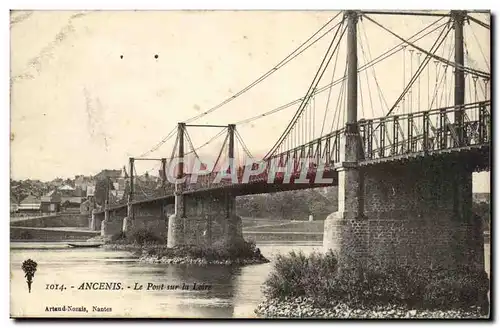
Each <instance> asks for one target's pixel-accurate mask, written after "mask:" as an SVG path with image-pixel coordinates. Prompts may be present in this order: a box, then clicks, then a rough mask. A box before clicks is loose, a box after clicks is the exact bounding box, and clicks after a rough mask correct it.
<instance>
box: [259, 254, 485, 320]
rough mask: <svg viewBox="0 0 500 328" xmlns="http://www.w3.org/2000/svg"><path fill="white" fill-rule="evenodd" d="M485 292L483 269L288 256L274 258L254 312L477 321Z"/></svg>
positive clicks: (334, 257)
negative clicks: (467, 318) (418, 315)
mask: <svg viewBox="0 0 500 328" xmlns="http://www.w3.org/2000/svg"><path fill="white" fill-rule="evenodd" d="M488 291H489V280H488V277H487V275H486V273H485V272H484V270H474V269H471V268H467V267H460V268H455V269H447V268H432V269H431V268H422V267H416V266H407V265H396V264H394V265H383V266H382V265H380V264H375V263H370V262H363V263H360V262H358V263H355V262H350V263H339V261H338V260H337V258H336V256H335V255H334V254H333V253H332V252H329V253H326V254H318V253H313V254H311V255H310V256H305V255H304V254H302V253H295V252H291V253H289V254H288V255H286V256H278V257H277V258H276V260H275V262H274V266H273V269H272V271H271V274H270V276H269V278H268V279H267V280H266V282H265V291H264V293H265V296H266V300H265V301H264V302H263V304H261V305H260V306H259V307H258V309H257V313H258V314H259V315H262V316H286V313H289V314H290V315H289V316H294V314H296V313H299V312H300V311H301V310H300V309H303V308H304V307H305V308H308V309H310V311H309V312H308V313H309V314H311V316H315V315H318V314H319V313H323V312H324V316H327V317H341V318H344V317H346V313H350V314H352V315H351V317H363V316H364V315H365V314H366V313H371V312H377V313H378V312H382V313H383V312H384V311H385V312H387V311H392V312H391V313H388V314H389V316H382V317H391V316H390V315H394V316H392V317H400V316H403V317H408V313H410V316H414V314H415V315H416V313H427V315H428V316H425V315H424V316H422V317H435V316H437V317H450V316H451V317H453V316H456V317H479V316H480V315H481V314H483V315H484V314H485V313H486V314H487V313H488V307H489V304H488V300H487V293H488ZM297 300H298V301H297ZM296 303H297V304H298V305H294V304H296ZM339 309H344V310H342V311H340V310H339ZM321 311H323V312H321ZM346 311H347V312H346ZM354 311H356V312H354ZM355 313H356V314H357V315H358V316H355V315H354V314H355ZM440 313H441V314H440ZM386 314H387V313H386ZM396 314H397V316H396ZM305 316H309V315H305ZM347 317H350V316H349V315H347Z"/></svg>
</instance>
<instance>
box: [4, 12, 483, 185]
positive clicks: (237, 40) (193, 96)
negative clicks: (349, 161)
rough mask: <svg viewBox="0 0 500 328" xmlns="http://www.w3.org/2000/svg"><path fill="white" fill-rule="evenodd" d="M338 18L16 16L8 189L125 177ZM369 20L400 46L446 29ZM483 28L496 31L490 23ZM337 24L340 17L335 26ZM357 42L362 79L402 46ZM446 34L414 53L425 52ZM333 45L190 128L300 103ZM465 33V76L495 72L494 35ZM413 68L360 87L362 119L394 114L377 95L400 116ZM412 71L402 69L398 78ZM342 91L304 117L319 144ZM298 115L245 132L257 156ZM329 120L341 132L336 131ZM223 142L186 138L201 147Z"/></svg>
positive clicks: (395, 19)
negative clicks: (103, 174)
mask: <svg viewBox="0 0 500 328" xmlns="http://www.w3.org/2000/svg"><path fill="white" fill-rule="evenodd" d="M336 14H337V12H333V11H303V12H301V11H286V12H285V11H283V12H280V11H268V12H259V11H236V12H235V11H219V12H218V11H191V12H187V11H93V12H77V11H73V12H70V11H34V12H23V11H13V12H12V13H11V27H10V32H11V177H12V178H14V179H25V178H32V179H41V180H51V179H53V178H55V177H73V176H74V175H76V174H86V175H89V174H96V173H98V172H99V171H100V170H102V169H104V168H108V169H112V168H122V167H123V166H124V165H127V162H128V158H129V157H132V156H134V157H135V156H139V155H141V154H143V153H145V152H146V151H148V150H149V149H151V148H152V147H153V146H154V145H156V144H157V143H158V142H159V141H160V140H162V139H163V138H164V137H165V136H166V135H168V133H169V132H170V131H171V130H172V129H173V128H174V127H175V126H176V124H177V122H181V121H184V120H186V119H189V118H191V117H193V116H195V115H198V114H200V113H203V112H205V111H206V110H208V109H209V108H211V107H213V106H215V105H217V104H219V103H220V102H221V101H223V100H225V99H227V98H229V97H232V96H233V95H235V94H236V93H237V92H238V91H239V90H241V89H242V88H244V87H245V86H247V85H248V84H249V83H251V82H252V81H254V80H255V79H256V78H258V77H259V76H260V75H262V74H263V73H265V72H267V71H268V70H269V69H271V68H273V67H274V66H275V65H276V64H277V63H279V62H280V61H281V60H282V59H283V58H285V57H286V56H287V55H288V54H289V53H290V52H291V51H293V50H294V49H295V48H296V47H298V46H299V45H300V44H301V43H302V42H304V41H305V40H307V39H308V38H309V37H310V36H311V35H312V34H313V33H314V32H316V31H317V30H318V29H319V28H320V27H322V26H323V25H324V24H325V23H326V22H328V21H329V20H330V19H331V18H333V17H334V16H335V15H336ZM370 17H372V18H374V19H376V20H377V21H379V22H380V23H382V24H383V25H384V26H387V27H388V28H389V29H391V30H393V31H394V32H396V33H398V34H400V35H401V36H403V37H408V36H410V35H412V34H414V33H416V32H417V31H418V30H419V29H421V28H422V27H423V26H426V25H428V24H430V23H431V22H433V21H435V20H436V19H437V18H436V17H410V16H378V15H377V16H375V15H373V16H370ZM474 17H477V18H478V19H480V20H482V21H484V22H487V23H489V18H488V17H487V15H485V14H476V15H475V16H474ZM339 21H340V16H339V17H338V18H337V19H335V20H334V21H333V22H332V23H331V24H330V25H329V27H333V25H334V24H335V23H337V22H339ZM358 31H359V38H360V39H359V41H358V62H359V63H358V64H359V66H360V65H361V64H362V63H364V62H365V61H367V60H368V59H365V57H366V58H372V59H373V58H375V57H376V56H378V55H379V54H381V53H383V52H384V51H385V50H387V49H389V48H390V47H392V46H394V45H396V44H397V43H398V42H399V40H397V39H396V38H394V37H393V36H391V35H390V34H388V33H387V32H386V31H383V30H382V29H380V28H379V27H376V26H375V25H374V24H373V23H371V22H370V21H369V20H367V19H363V20H362V21H361V22H360V23H359V24H358ZM440 31H441V30H436V32H435V33H433V34H431V35H429V37H427V38H424V39H422V40H421V41H420V42H419V43H418V44H419V45H420V46H422V47H423V48H426V49H429V48H430V47H431V45H432V43H433V42H434V39H435V38H436V37H437V36H438V34H439V32H440ZM334 32H335V29H334V30H333V31H332V32H330V33H329V34H328V35H327V36H326V37H324V38H322V39H321V40H320V41H318V42H317V43H316V44H315V45H314V46H312V47H311V48H309V49H308V50H307V51H305V52H304V53H302V54H301V55H300V56H298V57H297V58H295V59H294V60H292V61H290V63H288V64H287V65H285V66H284V67H283V68H280V69H279V70H277V71H276V72H275V73H273V74H272V75H271V76H270V77H269V78H267V79H266V80H264V81H263V82H262V83H259V84H258V85H257V86H256V87H255V88H253V89H251V90H250V91H248V92H246V93H244V94H243V95H241V96H239V97H237V98H235V99H234V100H233V101H231V102H229V103H227V104H226V105H224V106H222V107H221V108H219V109H217V110H216V111H214V112H212V113H210V114H208V115H205V116H203V117H201V118H200V119H198V120H196V121H195V122H193V123H196V124H218V125H227V124H230V123H234V122H237V121H241V120H244V119H246V118H249V117H253V116H256V115H259V114H261V113H264V112H266V111H269V110H271V109H273V108H276V107H278V106H280V105H283V104H286V103H288V102H290V101H292V100H295V99H297V98H300V97H303V96H304V95H305V92H306V91H307V88H308V87H309V85H310V83H311V81H312V79H313V77H314V74H315V73H316V71H317V69H318V66H319V64H320V62H321V59H322V57H323V56H324V53H325V51H326V49H327V47H328V45H329V43H330V42H331V39H332V37H333V33H334ZM465 33H466V42H467V51H468V56H467V64H468V65H469V66H471V67H474V68H477V69H481V70H483V71H489V67H488V65H489V54H490V40H489V31H487V30H485V29H484V28H481V27H479V26H477V25H475V24H473V23H471V25H467V26H466V28H465ZM452 34H453V33H450V35H449V37H448V38H447V39H446V41H445V43H444V44H443V52H442V54H443V57H448V55H449V54H450V52H449V51H448V50H451V49H452V46H453V43H452V40H453V39H452ZM344 39H345V38H344ZM338 52H339V56H338V57H337V58H338V59H337V62H338V64H337V65H336V66H335V62H334V60H332V62H331V63H330V65H329V67H328V69H327V71H326V72H325V74H324V77H323V79H322V80H321V82H320V83H319V85H320V86H322V85H325V84H327V83H329V82H330V80H331V79H332V77H333V78H334V79H338V78H340V77H342V76H343V74H344V67H345V61H346V59H345V58H346V54H345V42H343V43H341V45H340V47H339V49H338ZM156 56H157V57H156ZM485 57H486V58H485ZM405 58H406V59H405V61H404V60H403V56H402V55H400V54H397V55H395V56H393V57H392V58H391V59H390V60H387V61H384V62H382V63H380V64H377V66H376V69H375V70H372V71H369V74H368V72H367V73H366V74H365V75H363V74H360V76H359V78H360V82H358V83H359V84H360V90H361V93H362V94H361V95H359V96H358V99H359V100H358V104H359V107H358V117H360V118H361V117H364V118H369V117H378V116H381V115H384V114H385V112H386V108H384V106H385V104H384V103H383V102H382V101H380V99H381V98H380V97H379V94H378V88H379V87H380V89H381V90H382V94H383V96H384V98H385V99H386V101H387V102H388V103H389V105H390V104H392V103H394V101H395V99H396V98H397V97H398V96H399V94H400V93H401V90H402V87H403V82H402V81H403V79H404V78H405V79H406V80H408V79H409V74H408V71H410V70H414V69H415V68H416V67H417V56H416V54H414V57H412V59H413V61H410V60H409V58H410V57H409V53H408V52H407V53H406V57H405ZM422 58H423V57H422ZM403 64H404V66H405V67H406V70H403V69H402V68H403V66H402V65H403ZM410 65H411V66H410ZM413 65H414V66H413ZM334 67H335V69H334ZM439 69H441V68H439ZM403 71H405V72H406V73H405V76H403V75H402V72H403ZM438 73H439V72H437V71H435V69H434V64H431V65H430V69H429V71H428V72H427V74H430V76H429V79H428V81H429V82H426V79H425V78H422V81H420V82H419V83H420V84H419V85H420V88H421V93H422V96H421V99H418V100H415V99H414V98H413V99H414V100H413V101H414V102H413V106H423V105H424V104H427V103H428V102H429V101H430V99H428V98H426V92H424V91H425V90H426V89H427V88H428V87H429V88H431V89H432V88H433V86H434V84H433V81H434V78H435V76H436V75H437V74H438ZM375 77H376V78H377V79H375ZM445 80H446V81H448V82H447V83H448V84H447V86H448V88H447V89H446V90H447V91H443V94H444V96H443V95H441V97H437V98H439V99H440V104H441V105H446V104H448V105H449V104H451V103H450V101H452V98H453V97H452V93H451V92H452V91H451V90H452V81H453V80H452V76H451V72H449V74H448V75H447V78H446V79H445ZM468 81H469V82H467V83H466V84H467V85H468V86H469V90H468V91H466V100H467V97H470V98H469V99H472V98H473V96H471V95H472V94H473V93H471V89H472V87H471V85H472V80H470V79H469V80H468ZM427 84H429V85H427ZM340 90H341V85H340V84H339V85H338V86H336V87H334V88H332V92H331V100H330V101H328V98H327V97H328V92H325V93H323V94H322V95H318V96H317V97H316V98H315V102H314V107H311V108H310V109H309V110H310V113H313V112H314V114H312V116H310V117H313V121H314V124H313V125H314V135H313V136H314V137H317V136H319V134H320V130H321V129H320V128H319V127H320V126H322V125H323V122H327V123H326V124H325V125H326V130H325V131H326V132H329V131H330V129H331V128H330V127H331V126H332V127H333V126H336V125H338V123H339V119H338V118H337V119H336V120H337V121H335V117H336V115H337V114H338V113H336V112H335V104H336V102H337V99H338V98H339V94H340ZM416 92H417V91H416V90H414V97H415V96H416V94H417V93H416ZM467 92H468V96H467ZM360 97H364V99H360ZM443 99H444V100H443ZM379 101H380V102H379ZM327 103H328V104H329V105H328V107H327V106H326V104H327ZM379 104H380V105H379ZM407 106H408V105H407ZM297 107H298V105H295V106H292V107H290V108H287V109H285V110H283V111H280V112H279V113H277V114H274V115H270V116H267V117H266V118H265V119H260V120H255V121H253V122H250V123H248V124H244V125H238V126H237V130H238V131H239V133H240V134H241V136H242V138H243V139H244V141H245V143H246V145H247V146H248V148H249V149H250V151H251V152H252V154H253V155H254V156H256V157H259V156H260V157H262V156H263V155H265V153H266V152H267V151H268V150H269V149H270V148H271V146H272V145H273V144H274V141H276V140H277V139H278V137H279V136H280V135H281V133H282V132H283V130H284V129H285V127H286V125H287V124H288V122H289V121H290V120H291V118H292V116H293V114H294V112H295V110H296V109H297ZM327 108H328V110H326V109H327ZM400 110H401V108H400ZM325 113H326V114H325ZM342 113H344V112H342ZM344 114H345V113H344ZM344 114H342V115H344ZM334 121H335V124H333V123H332V124H330V122H334ZM218 131H219V130H218V129H215V128H204V129H200V128H189V134H190V136H191V138H192V140H193V143H194V145H195V147H197V146H200V145H201V144H203V143H204V142H205V141H207V140H208V139H209V138H210V137H211V136H212V135H214V134H216V133H217V132H218ZM222 138H223V136H222ZM222 138H219V139H217V140H216V141H214V142H213V143H212V144H210V145H208V146H206V147H204V148H203V149H202V150H200V151H199V153H200V155H202V156H207V157H211V158H214V157H215V156H216V155H217V154H218V147H220V146H221V144H222ZM173 142H174V138H171V139H170V140H169V141H168V142H166V143H165V144H164V145H163V146H162V147H160V148H159V149H158V150H157V151H155V152H153V153H151V154H149V155H148V156H152V157H157V158H160V157H170V155H171V150H172V146H173ZM141 165H143V166H141ZM151 165H153V164H152V163H150V162H148V163H146V164H138V168H137V170H138V171H141V170H142V171H145V170H147V169H149V167H150V166H151ZM154 165H158V166H159V163H155V164H154ZM474 186H475V189H476V190H478V191H488V190H489V174H488V173H483V174H480V175H475V178H474Z"/></svg>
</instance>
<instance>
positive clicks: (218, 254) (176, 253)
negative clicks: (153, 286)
mask: <svg viewBox="0 0 500 328" xmlns="http://www.w3.org/2000/svg"><path fill="white" fill-rule="evenodd" d="M145 252H146V254H147V255H149V256H157V257H158V258H161V257H167V258H174V257H189V258H193V259H206V260H207V261H225V260H236V259H240V260H242V259H256V258H258V259H264V257H263V256H262V254H261V253H260V250H259V249H258V248H257V247H255V243H253V242H246V241H244V240H242V241H241V242H237V243H232V244H231V245H227V243H225V242H222V241H221V242H215V243H214V244H213V245H207V246H197V245H182V246H177V247H174V248H166V247H162V246H157V247H155V246H151V247H149V248H147V249H146V250H145Z"/></svg>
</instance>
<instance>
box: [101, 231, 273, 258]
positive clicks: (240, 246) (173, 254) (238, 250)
mask: <svg viewBox="0 0 500 328" xmlns="http://www.w3.org/2000/svg"><path fill="white" fill-rule="evenodd" d="M104 247H105V248H107V249H115V250H126V251H133V252H134V253H135V254H136V255H137V256H138V257H139V261H141V262H148V263H174V264H179V263H187V264H255V263H266V262H269V261H268V260H267V259H266V258H265V257H264V256H263V255H262V254H261V253H260V249H259V248H257V247H256V246H255V243H254V242H247V241H244V240H243V239H242V240H238V241H234V242H231V243H225V242H222V241H221V242H215V243H213V244H212V245H182V246H178V247H167V245H166V240H164V239H162V238H160V237H158V236H157V235H155V234H154V233H152V232H151V231H148V230H144V229H138V230H134V231H131V232H130V233H129V234H128V235H127V236H126V237H125V236H124V235H123V234H120V235H116V236H115V237H113V238H111V239H110V240H108V241H106V243H105V245H104Z"/></svg>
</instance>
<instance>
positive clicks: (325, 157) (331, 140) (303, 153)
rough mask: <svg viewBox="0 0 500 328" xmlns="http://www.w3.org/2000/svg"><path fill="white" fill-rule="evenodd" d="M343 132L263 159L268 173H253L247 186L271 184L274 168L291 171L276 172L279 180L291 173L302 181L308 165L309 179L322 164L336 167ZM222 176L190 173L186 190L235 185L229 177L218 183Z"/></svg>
mask: <svg viewBox="0 0 500 328" xmlns="http://www.w3.org/2000/svg"><path fill="white" fill-rule="evenodd" d="M342 133H344V129H341V130H338V131H334V132H332V133H329V134H327V135H324V136H322V137H321V138H317V139H315V140H312V141H311V142H309V143H306V144H303V145H300V146H298V147H294V148H292V149H290V150H287V151H284V152H281V153H278V154H276V155H274V156H271V157H269V158H267V159H266V160H263V161H262V162H261V163H260V165H265V170H264V171H263V172H262V173H260V174H252V175H251V176H250V177H249V180H248V181H246V183H261V182H264V181H267V180H268V176H269V174H270V172H271V170H272V166H273V165H278V166H280V167H287V169H289V170H290V171H291V172H290V171H288V172H287V173H284V172H281V173H276V178H277V179H278V180H279V179H280V177H281V178H282V177H283V176H284V175H285V174H290V175H291V177H292V179H293V178H298V177H299V176H300V173H301V172H302V170H303V169H304V170H305V169H306V168H305V167H304V165H308V167H307V170H308V176H309V175H310V174H313V173H314V172H315V171H316V167H317V165H318V163H320V162H321V163H323V165H324V166H325V168H328V167H333V165H334V164H335V163H337V162H339V160H340V137H341V135H342ZM303 159H313V160H314V162H306V161H304V160H303ZM254 165H258V164H254ZM245 169H247V167H245V166H239V167H237V168H236V176H237V179H238V183H242V182H244V181H243V176H244V172H245ZM254 169H256V168H254ZM309 172H310V173H309ZM228 173H229V172H228ZM218 174H219V172H218V171H214V172H211V173H209V174H204V175H198V176H194V175H189V174H188V175H186V181H185V184H184V190H186V191H193V190H201V189H212V188H219V187H223V186H228V185H232V184H234V182H233V181H232V180H231V179H230V178H228V177H227V176H226V177H225V178H224V179H219V180H220V181H216V177H217V175H218ZM273 180H274V179H273Z"/></svg>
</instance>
